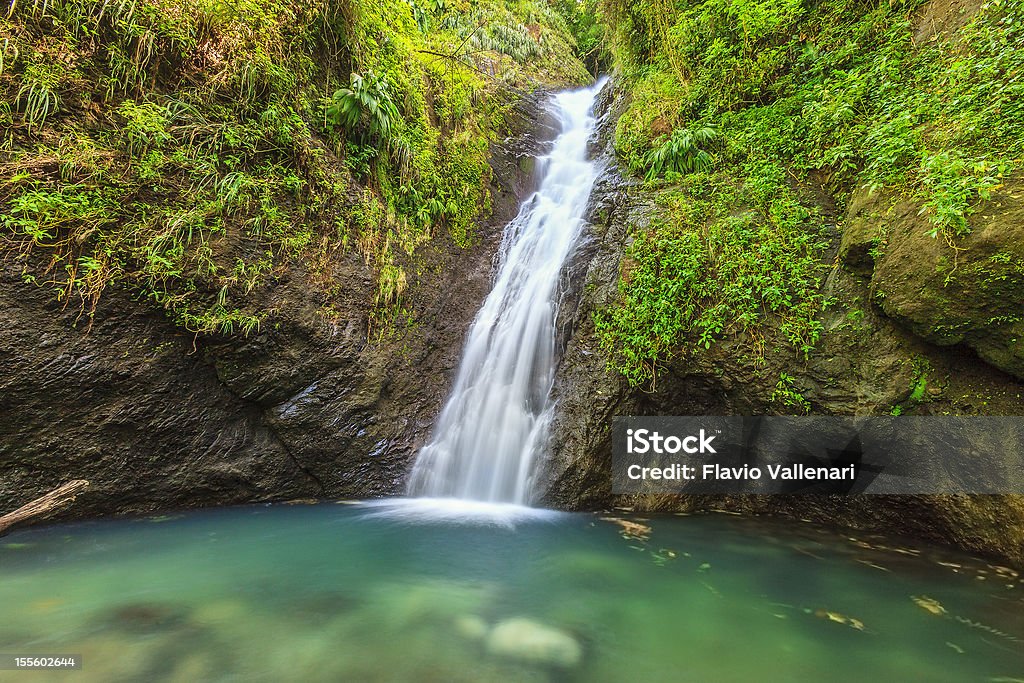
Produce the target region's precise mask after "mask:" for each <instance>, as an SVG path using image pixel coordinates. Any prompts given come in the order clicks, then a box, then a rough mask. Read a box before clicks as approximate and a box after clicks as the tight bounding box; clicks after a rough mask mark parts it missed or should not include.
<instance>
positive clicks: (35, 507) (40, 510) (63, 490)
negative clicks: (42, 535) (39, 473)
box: [0, 479, 89, 535]
mask: <svg viewBox="0 0 1024 683" xmlns="http://www.w3.org/2000/svg"><path fill="white" fill-rule="evenodd" d="M88 487H89V482H88V481H86V480H85V479H75V480H74V481H69V482H68V483H66V484H64V485H63V486H59V487H57V488H55V489H54V490H52V491H50V492H49V493H47V494H46V495H44V496H40V497H39V498H36V499H35V500H33V501H32V502H31V503H27V504H25V505H22V506H21V507H20V508H18V509H17V510H15V511H14V512H9V513H7V514H6V515H3V516H0V535H3V534H4V533H6V532H7V529H8V528H9V527H11V526H14V525H15V524H19V523H21V522H24V521H26V520H28V519H33V518H35V517H40V516H44V515H48V514H50V513H51V512H54V511H55V510H58V509H60V508H62V507H64V506H65V505H70V504H71V503H72V502H74V500H75V498H77V497H78V494H79V493H81V492H82V491H84V490H85V489H87V488H88Z"/></svg>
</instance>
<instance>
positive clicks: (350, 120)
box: [326, 72, 401, 141]
mask: <svg viewBox="0 0 1024 683" xmlns="http://www.w3.org/2000/svg"><path fill="white" fill-rule="evenodd" d="M326 114H327V118H328V120H330V121H331V122H333V123H334V124H335V125H338V126H341V127H342V128H344V129H345V130H346V131H349V132H351V133H354V134H356V135H359V136H362V137H364V138H365V137H366V136H370V137H377V138H380V139H382V140H384V141H386V140H388V139H389V138H390V137H391V132H392V128H393V127H394V126H395V124H396V123H397V122H398V121H399V119H400V118H401V117H400V115H399V113H398V108H397V107H396V106H395V103H394V100H393V99H392V95H391V88H390V86H389V85H388V82H387V81H386V80H385V79H384V78H382V77H379V76H376V75H374V74H373V73H372V72H367V74H366V76H362V75H361V74H358V73H356V72H352V74H350V76H349V86H348V87H346V88H339V89H338V90H336V91H335V92H334V95H332V96H331V101H330V103H329V104H328V105H327V110H326Z"/></svg>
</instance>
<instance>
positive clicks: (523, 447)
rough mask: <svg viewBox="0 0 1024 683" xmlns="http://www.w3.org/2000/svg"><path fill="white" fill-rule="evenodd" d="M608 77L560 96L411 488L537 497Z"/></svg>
mask: <svg viewBox="0 0 1024 683" xmlns="http://www.w3.org/2000/svg"><path fill="white" fill-rule="evenodd" d="M602 84H603V81H601V82H599V83H597V84H595V85H594V86H592V87H590V88H586V89H583V90H575V91H568V92H562V93H558V94H557V95H555V96H554V98H553V104H554V109H555V114H556V115H557V117H558V120H559V122H560V124H561V132H560V133H559V135H558V137H557V138H555V141H554V144H553V146H552V148H551V152H550V153H549V154H547V155H544V156H541V157H539V158H538V170H539V173H540V177H541V182H540V186H539V189H538V190H537V191H536V192H535V193H534V194H533V195H531V196H530V197H529V198H528V199H527V200H526V201H524V202H523V204H522V206H521V207H520V209H519V214H518V215H517V216H516V218H515V219H514V220H513V221H512V222H511V223H509V224H508V226H507V227H506V228H505V232H504V236H503V238H502V244H501V250H500V252H499V264H498V272H497V277H496V279H495V282H494V288H493V289H492V290H491V292H490V294H488V296H487V298H486V300H484V303H483V306H482V307H481V308H480V311H479V313H477V316H476V319H475V320H474V321H473V325H472V327H471V328H470V330H469V336H468V337H467V340H466V345H465V348H464V349H463V351H462V360H461V362H460V364H459V370H458V374H457V376H456V379H455V385H454V387H453V388H452V393H451V395H450V396H449V397H448V401H447V403H446V404H445V406H444V409H443V410H442V411H441V415H440V417H439V418H438V420H437V424H436V426H435V428H434V433H433V436H432V438H431V440H430V442H429V443H428V444H427V445H426V446H424V447H423V449H422V450H421V451H420V453H419V455H418V457H417V459H416V464H415V466H414V467H413V471H412V476H411V478H410V480H409V486H408V492H409V494H410V495H412V496H426V497H432V498H460V499H467V500H477V501H488V502H501V503H517V504H528V503H529V502H530V489H531V484H532V477H533V473H534V464H535V460H536V457H537V453H538V451H540V450H541V449H542V448H543V447H544V445H545V443H546V441H547V431H548V426H549V424H550V422H551V415H552V412H553V408H554V406H553V402H552V401H551V388H552V384H553V382H554V374H555V360H556V358H555V318H556V314H557V309H558V280H559V277H560V274H561V272H562V268H563V266H564V265H565V261H566V259H567V258H568V257H569V254H570V253H571V251H572V248H573V245H574V244H575V243H576V241H577V239H578V237H579V234H580V231H581V228H582V225H583V213H584V211H585V210H586V208H587V202H588V200H589V198H590V192H591V189H592V187H593V185H594V180H595V179H596V177H597V168H596V165H595V164H594V163H593V162H592V161H590V160H589V159H588V158H587V144H588V142H589V140H590V137H591V135H592V134H593V132H594V126H595V121H594V118H593V115H592V108H593V104H594V99H595V97H596V96H597V93H598V91H599V90H600V88H601V86H602Z"/></svg>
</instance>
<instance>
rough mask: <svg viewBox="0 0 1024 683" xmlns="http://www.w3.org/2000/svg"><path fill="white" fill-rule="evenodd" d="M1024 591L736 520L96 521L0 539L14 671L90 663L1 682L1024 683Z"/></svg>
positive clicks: (398, 517)
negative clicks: (52, 662) (71, 658)
mask: <svg viewBox="0 0 1024 683" xmlns="http://www.w3.org/2000/svg"><path fill="white" fill-rule="evenodd" d="M467 506H468V507H467ZM455 508H458V509H455ZM1017 581H1018V577H1017V575H1016V574H1015V573H1014V572H1013V571H1011V570H1009V569H1005V568H1002V567H998V566H994V565H990V564H988V563H986V562H985V561H983V560H978V559H973V558H970V557H966V556H962V555H957V554H952V553H950V552H947V551H940V550H935V549H928V548H922V547H920V546H917V547H915V546H910V545H907V544H904V543H901V542H898V541H894V540H891V539H889V540H885V539H879V538H876V537H869V536H866V535H852V534H851V533H850V532H836V531H831V530H828V529H823V528H819V527H815V526H811V525H805V524H801V523H797V522H784V521H778V520H766V519H750V518H740V517H734V516H730V515H702V516H689V517H683V516H672V515H668V516H636V515H628V514H619V513H611V514H585V513H558V512H551V511H538V510H531V509H530V508H519V507H516V506H489V505H479V506H473V505H471V504H467V503H465V502H459V503H455V504H449V503H446V502H436V501H407V502H404V503H403V502H401V501H396V502H388V501H385V502H376V503H368V504H345V505H342V504H319V505H294V506H292V505H273V506H257V507H239V508H226V509H219V510H211V511H201V512H190V513H184V514H180V515H172V516H160V517H150V518H140V519H118V520H100V521H92V522H81V523H75V524H67V525H58V526H51V527H44V528H38V529H27V530H22V531H16V532H13V533H11V534H10V535H8V536H6V537H4V538H2V539H0V604H2V605H3V618H2V619H0V652H2V653H7V654H12V653H28V654H46V653H59V654H75V655H80V656H81V658H82V666H81V669H80V670H77V671H63V672H47V671H34V672H28V671H22V672H17V673H15V672H11V671H0V680H16V681H22V680H24V681H44V680H46V681H48V680H54V681H57V680H59V681H65V680H67V681H70V680H74V681H76V682H77V683H81V682H86V681H89V682H91V681H97V682H99V681H102V682H104V683H107V682H111V681H189V682H195V681H290V680H295V681H360V682H370V681H416V682H421V681H422V682H428V681H445V682H452V681H466V682H470V681H473V682H479V681H496V682H497V681H502V682H505V681H550V682H552V683H556V682H571V681H594V682H604V681H608V682H619V681H648V682H656V681H666V682H669V681H671V682H673V683H675V682H678V681H794V680H801V681H817V680H828V681H869V680H876V681H910V680H918V681H957V682H962V681H991V682H996V681H1014V680H1020V679H1024V597H1022V591H1021V588H1020V587H1019V586H1018V585H1017Z"/></svg>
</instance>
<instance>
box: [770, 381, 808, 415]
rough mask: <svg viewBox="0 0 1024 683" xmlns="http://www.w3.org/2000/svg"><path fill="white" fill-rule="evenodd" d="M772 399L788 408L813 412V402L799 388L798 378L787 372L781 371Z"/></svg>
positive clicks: (804, 412)
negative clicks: (797, 385) (797, 386)
mask: <svg viewBox="0 0 1024 683" xmlns="http://www.w3.org/2000/svg"><path fill="white" fill-rule="evenodd" d="M771 400H772V403H778V404H781V405H783V406H785V407H786V408H790V409H793V408H795V409H796V410H797V411H798V412H800V413H803V414H805V415H806V414H808V413H810V412H811V402H810V401H808V400H807V399H806V398H804V395H803V394H802V393H800V392H799V391H798V390H797V388H796V379H795V378H794V377H793V376H792V375H788V374H786V373H785V372H782V373H779V381H778V382H776V383H775V390H774V391H773V392H772V396H771Z"/></svg>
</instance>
